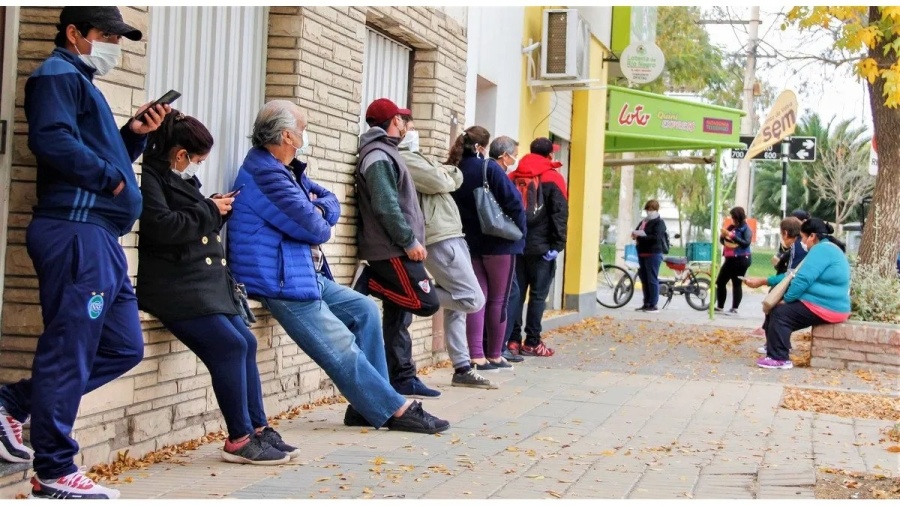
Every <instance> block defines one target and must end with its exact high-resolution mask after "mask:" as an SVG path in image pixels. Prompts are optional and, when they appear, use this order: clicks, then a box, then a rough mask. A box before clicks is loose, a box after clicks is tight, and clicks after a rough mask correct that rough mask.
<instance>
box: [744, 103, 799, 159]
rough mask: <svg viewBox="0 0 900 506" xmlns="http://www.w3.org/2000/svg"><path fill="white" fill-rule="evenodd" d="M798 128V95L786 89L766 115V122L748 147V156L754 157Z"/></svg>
mask: <svg viewBox="0 0 900 506" xmlns="http://www.w3.org/2000/svg"><path fill="white" fill-rule="evenodd" d="M796 129H797V95H795V94H794V92H793V91H791V90H784V91H782V92H781V95H778V98H777V99H776V100H775V105H773V106H772V110H771V111H769V115H768V116H766V122H765V123H763V127H762V129H761V130H760V131H759V133H758V134H756V138H754V139H753V144H751V145H750V147H749V148H748V149H747V154H746V158H753V157H754V156H756V155H757V154H758V153H761V152H763V151H765V150H766V148H768V147H769V146H774V145H775V144H776V143H778V142H779V141H780V140H781V139H784V138H785V137H787V136H789V135H791V134H792V133H794V130H796Z"/></svg>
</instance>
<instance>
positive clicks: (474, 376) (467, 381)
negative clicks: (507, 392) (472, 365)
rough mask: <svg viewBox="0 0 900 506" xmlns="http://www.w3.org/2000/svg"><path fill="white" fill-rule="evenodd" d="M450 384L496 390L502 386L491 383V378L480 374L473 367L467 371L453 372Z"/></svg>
mask: <svg viewBox="0 0 900 506" xmlns="http://www.w3.org/2000/svg"><path fill="white" fill-rule="evenodd" d="M450 386H454V387H469V388H484V389H486V390H495V389H497V388H500V387H498V386H497V384H496V383H491V380H489V379H486V378H485V377H484V376H482V375H480V374H478V373H477V372H475V371H474V370H473V369H469V370H468V371H466V372H457V373H453V379H451V380H450Z"/></svg>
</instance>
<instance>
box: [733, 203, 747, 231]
mask: <svg viewBox="0 0 900 506" xmlns="http://www.w3.org/2000/svg"><path fill="white" fill-rule="evenodd" d="M731 219H732V220H734V228H737V227H741V226H743V225H744V223H746V222H747V212H746V211H744V208H743V207H740V206H738V207H733V208H731Z"/></svg>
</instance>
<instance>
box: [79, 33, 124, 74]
mask: <svg viewBox="0 0 900 506" xmlns="http://www.w3.org/2000/svg"><path fill="white" fill-rule="evenodd" d="M88 42H90V44H91V54H81V52H79V53H78V56H79V57H80V58H81V61H83V62H84V63H85V64H86V65H87V66H88V67H91V68H93V69H96V70H97V72H96V74H97V75H98V76H105V75H106V74H109V71H111V70H112V69H114V68H116V67H117V66H119V60H120V59H121V58H122V46H120V45H118V44H110V43H108V42H100V41H99V40H95V41H93V42H91V41H88ZM75 50H76V51H78V48H77V47H76V48H75Z"/></svg>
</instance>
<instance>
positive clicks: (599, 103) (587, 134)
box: [563, 37, 609, 313]
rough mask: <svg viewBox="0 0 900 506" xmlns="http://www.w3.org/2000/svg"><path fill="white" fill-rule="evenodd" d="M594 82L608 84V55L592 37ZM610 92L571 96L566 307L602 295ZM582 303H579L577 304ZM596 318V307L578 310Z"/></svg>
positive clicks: (591, 74) (581, 92)
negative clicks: (599, 283)
mask: <svg viewBox="0 0 900 506" xmlns="http://www.w3.org/2000/svg"><path fill="white" fill-rule="evenodd" d="M590 55H591V56H590V58H591V66H590V69H591V70H590V77H591V79H598V80H599V81H598V82H597V83H596V84H593V85H592V86H600V85H602V84H605V83H606V79H607V71H608V68H609V67H608V66H606V65H605V64H604V62H603V58H605V56H606V54H605V51H604V49H603V46H601V44H600V42H598V41H597V40H596V39H595V38H594V37H591V51H590ZM606 93H607V92H606V90H590V91H576V92H575V93H573V94H572V102H573V104H572V145H571V148H570V149H571V152H570V155H569V156H570V160H571V165H570V167H569V181H568V183H569V236H568V241H567V244H566V267H565V278H564V286H563V290H564V292H565V294H566V300H567V307H569V308H571V309H576V308H575V307H572V303H571V302H570V301H572V299H573V297H571V296H578V295H584V294H594V293H595V292H596V290H597V255H598V252H599V249H600V213H601V210H602V206H601V205H602V202H601V197H602V195H603V191H602V189H603V147H604V144H603V138H604V136H605V135H606ZM576 300H577V299H576ZM577 309H580V312H589V313H593V312H594V311H593V307H591V308H590V309H588V308H577Z"/></svg>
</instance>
